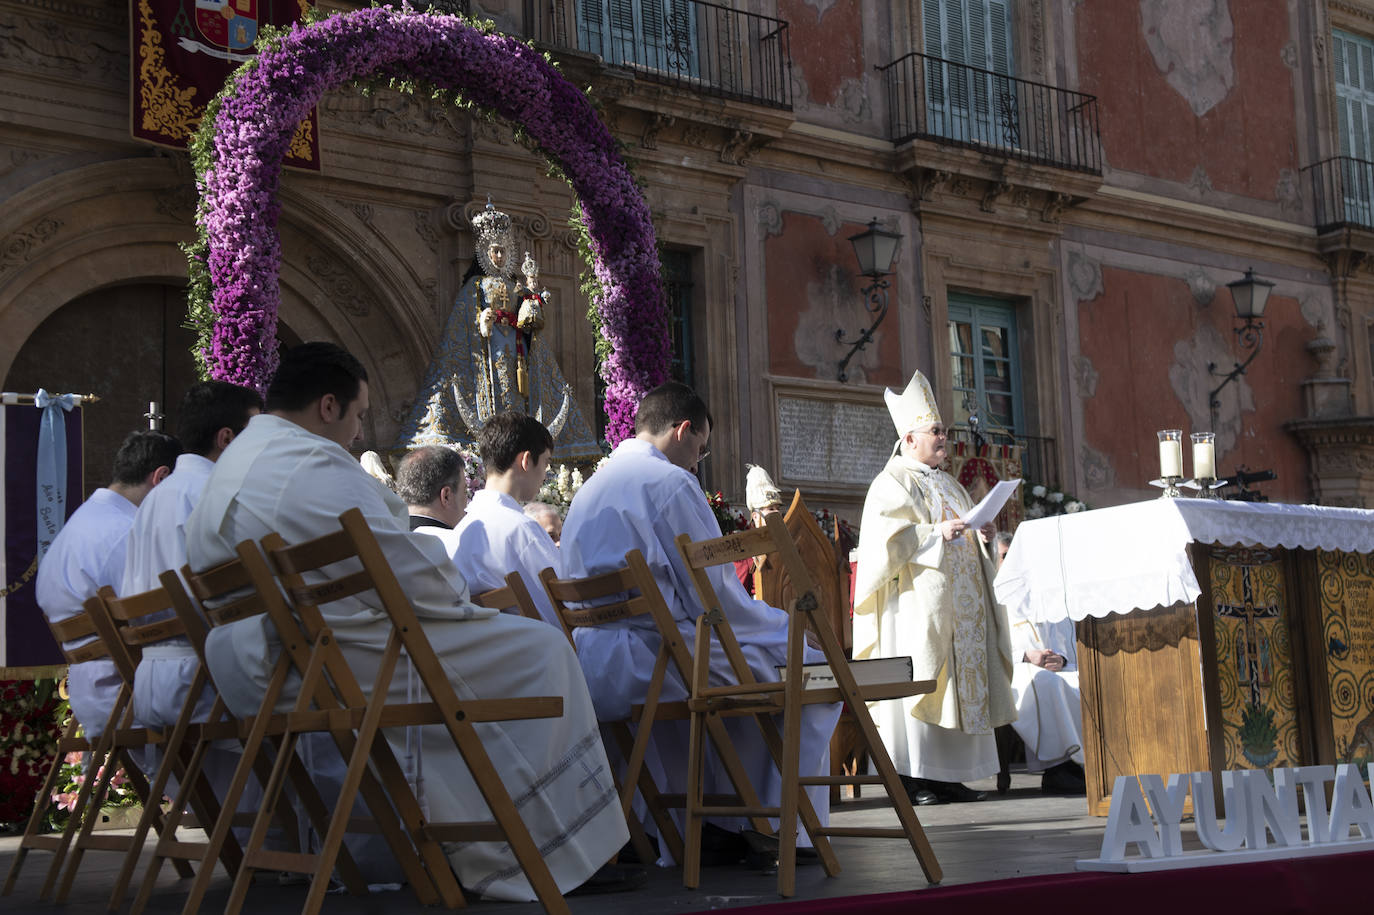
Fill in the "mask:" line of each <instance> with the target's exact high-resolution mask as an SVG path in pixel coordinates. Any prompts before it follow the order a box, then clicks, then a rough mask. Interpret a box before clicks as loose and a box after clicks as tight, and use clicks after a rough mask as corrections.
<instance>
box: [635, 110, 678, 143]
mask: <svg viewBox="0 0 1374 915" xmlns="http://www.w3.org/2000/svg"><path fill="white" fill-rule="evenodd" d="M676 121H677V118H675V117H673V116H672V115H671V114H663V113H661V112H656V113H655V114H653V115H651V116H650V117H649V121H648V123H647V124H645V125H644V132H643V133H642V134H640V137H639V145H640V146H643V147H644V148H645V149H658V135H659V133H660V132H661V131H662V130H663V128H665V127H672V126H673V123H674V122H676Z"/></svg>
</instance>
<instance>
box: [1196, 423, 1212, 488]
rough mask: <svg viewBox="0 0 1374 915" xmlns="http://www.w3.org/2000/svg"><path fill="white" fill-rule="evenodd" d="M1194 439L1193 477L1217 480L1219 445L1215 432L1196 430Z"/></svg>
mask: <svg viewBox="0 0 1374 915" xmlns="http://www.w3.org/2000/svg"><path fill="white" fill-rule="evenodd" d="M1191 438H1192V440H1193V479H1195V480H1215V479H1216V478H1217V446H1216V438H1217V435H1216V433H1215V432H1194V433H1193V434H1192V436H1191Z"/></svg>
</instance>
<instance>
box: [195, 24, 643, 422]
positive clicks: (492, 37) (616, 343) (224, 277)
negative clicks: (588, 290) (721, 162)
mask: <svg viewBox="0 0 1374 915" xmlns="http://www.w3.org/2000/svg"><path fill="white" fill-rule="evenodd" d="M368 79H381V80H386V79H392V80H396V81H398V82H399V83H405V84H409V83H412V82H415V83H420V84H422V85H425V86H426V88H429V87H432V88H434V89H438V90H445V91H451V92H454V93H460V94H461V101H462V102H463V103H465V104H467V105H470V106H472V107H475V108H478V109H482V110H485V111H488V112H491V113H493V114H495V115H498V116H500V117H502V118H504V119H506V120H508V121H512V122H514V123H516V124H518V125H520V127H522V128H523V129H524V131H525V132H526V133H527V134H528V135H529V137H530V138H531V139H532V140H533V141H534V143H535V144H536V145H537V146H538V147H539V149H540V150H541V151H542V152H543V153H544V155H545V156H546V157H547V158H548V159H549V160H550V161H551V162H552V163H553V164H555V165H556V166H557V167H558V168H559V169H560V170H561V171H562V173H563V175H564V176H565V177H566V179H567V181H568V183H569V185H571V187H572V189H573V192H574V194H576V196H577V199H578V201H579V203H580V205H581V211H582V222H583V226H584V228H585V230H586V233H587V236H588V238H589V240H590V249H591V255H592V264H591V266H592V270H593V273H594V275H595V278H596V281H597V284H598V285H599V287H600V292H599V295H597V296H596V308H597V312H598V314H599V316H600V319H601V333H602V335H603V336H604V337H605V340H606V343H607V344H609V346H608V347H607V348H608V350H609V352H608V353H607V355H606V356H605V358H604V359H603V361H602V367H601V374H602V377H603V378H604V379H605V380H606V416H607V424H606V437H607V439H608V440H609V441H610V442H611V443H612V444H615V443H616V442H618V441H620V440H621V439H623V438H625V437H627V436H629V435H631V434H633V423H634V411H635V406H636V404H637V403H638V401H639V398H640V397H641V396H642V395H643V394H644V392H645V391H647V390H649V389H650V388H652V387H654V386H655V385H658V384H660V383H662V382H663V381H665V380H666V379H667V377H668V321H667V314H666V311H665V309H664V307H663V305H662V299H661V297H660V286H659V263H658V250H657V245H656V243H655V239H654V228H653V223H652V221H651V219H650V214H649V208H648V205H647V204H646V203H645V201H644V197H643V195H642V194H641V193H640V191H639V188H638V187H637V186H636V185H635V183H634V179H633V177H632V176H631V174H630V172H629V169H628V168H627V167H626V165H625V163H624V161H623V160H622V159H621V157H620V154H619V152H618V151H617V149H616V142H615V140H614V138H613V137H612V136H611V134H610V132H609V131H608V130H607V129H606V126H605V125H604V124H603V123H602V122H601V119H600V117H598V116H597V114H596V111H595V109H593V108H592V106H591V104H590V103H589V102H588V100H587V98H586V96H585V95H584V94H583V93H582V92H581V91H580V90H579V89H578V88H577V87H576V86H574V85H573V84H572V83H570V82H569V81H568V80H567V79H566V78H565V77H563V75H562V74H561V73H559V72H558V70H557V69H556V68H555V67H554V66H553V64H551V63H550V62H549V61H548V60H547V59H546V58H545V57H544V55H543V54H541V53H540V52H538V51H536V50H534V49H533V48H531V47H530V46H529V45H526V44H524V43H522V42H520V41H517V40H516V39H513V38H510V37H508V36H505V35H500V34H495V33H491V32H485V31H483V30H481V29H479V28H475V27H473V26H472V25H469V24H468V23H467V22H465V21H464V20H462V19H460V18H458V17H454V16H443V15H434V14H429V13H416V12H411V11H401V10H396V9H392V8H390V7H374V8H371V9H364V10H358V11H355V12H349V13H342V14H338V15H333V16H330V17H328V18H326V19H322V20H320V21H318V22H314V23H312V24H309V25H299V24H298V25H296V26H293V27H292V28H291V30H290V31H289V32H286V33H284V34H282V35H280V36H278V37H276V38H274V39H272V40H270V41H268V42H267V43H266V45H265V46H264V47H263V48H262V49H261V50H260V51H259V52H258V54H257V56H256V57H255V58H254V59H253V60H252V61H250V62H248V63H247V64H245V65H244V66H243V67H242V68H241V69H240V70H239V71H238V72H237V73H236V74H235V75H234V76H233V77H231V79H230V81H229V82H228V83H227V84H226V87H225V89H224V91H223V92H222V93H221V94H220V97H219V98H218V99H217V104H212V106H211V107H210V108H209V109H208V110H207V112H206V117H205V123H204V124H203V125H202V128H201V135H200V136H199V137H198V138H197V140H196V143H195V144H194V145H193V157H194V158H195V159H196V162H197V167H198V171H199V172H200V175H199V183H200V190H201V203H200V208H199V211H198V215H197V221H198V223H199V228H200V231H201V234H202V242H201V244H200V245H199V246H192V248H191V249H190V253H191V270H190V272H191V280H192V300H193V302H192V319H193V321H194V320H195V319H196V305H195V301H194V300H195V295H196V287H197V285H198V284H199V285H201V286H202V287H204V286H205V284H206V283H207V282H208V288H209V290H210V292H209V294H208V296H206V298H208V299H209V307H210V309H211V310H212V311H213V316H209V315H202V316H201V317H202V320H203V321H205V322H207V323H208V322H209V321H212V322H213V324H212V326H211V327H209V328H208V334H203V336H202V346H201V356H202V358H203V359H204V361H205V363H206V368H207V370H208V373H209V375H210V376H211V377H212V378H219V379H224V380H228V381H235V382H238V383H241V384H248V385H252V386H255V387H258V388H259V389H262V388H263V387H264V386H265V385H266V382H267V380H268V379H269V378H270V377H271V373H272V372H273V370H274V369H275V361H276V344H275V337H276V328H277V309H278V306H279V305H280V302H281V291H280V287H279V272H280V267H281V241H280V238H279V237H278V234H277V219H278V217H279V216H280V214H281V204H280V202H279V201H278V199H277V190H278V186H279V184H280V181H281V169H282V159H283V157H284V156H285V154H286V152H287V149H288V148H289V146H290V143H291V138H292V135H293V134H294V132H295V130H296V127H297V125H298V124H299V123H300V122H301V121H302V120H303V119H304V118H305V117H306V116H307V115H308V114H309V112H310V109H311V108H312V107H314V105H315V104H316V103H317V102H318V101H319V99H320V97H321V96H322V95H323V94H324V93H325V92H328V91H331V90H333V89H336V88H339V87H341V86H345V85H348V84H351V83H353V82H354V81H357V80H368Z"/></svg>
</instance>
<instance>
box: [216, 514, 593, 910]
mask: <svg viewBox="0 0 1374 915" xmlns="http://www.w3.org/2000/svg"><path fill="white" fill-rule="evenodd" d="M339 521H340V523H341V525H342V530H340V531H338V532H336V533H332V534H326V535H325V536H322V537H318V538H315V539H314V540H310V541H307V542H305V543H301V544H296V545H294V546H287V545H286V544H285V543H284V542H283V540H282V538H281V537H280V536H278V535H276V534H272V535H269V536H268V537H266V538H264V539H263V542H262V551H263V553H265V555H266V561H264V559H263V555H262V554H257V555H255V553H256V550H254V549H250V547H252V544H249V543H244V544H240V545H239V556H240V558H241V559H242V560H243V561H244V565H245V567H246V568H247V570H248V572H249V575H250V576H251V577H252V578H253V580H254V581H255V583H256V585H257V587H258V590H259V593H261V594H263V596H264V598H266V603H267V604H268V608H269V609H268V612H269V614H270V615H271V616H272V618H273V619H274V620H276V619H277V618H278V617H280V616H282V615H283V614H289V613H291V611H294V620H295V621H299V624H300V626H301V628H302V632H303V634H304V635H305V637H307V638H309V639H311V640H312V641H313V643H314V644H315V645H316V646H317V648H318V650H317V651H315V652H312V653H311V655H310V659H309V662H308V666H307V667H306V669H305V671H304V674H303V683H302V688H301V692H300V696H301V699H300V700H298V702H297V704H296V707H295V709H294V711H293V712H292V713H290V714H289V715H288V716H287V719H288V728H287V731H286V733H285V735H284V736H285V737H286V739H287V743H288V744H289V743H290V742H291V741H292V739H293V738H294V737H295V736H297V735H299V734H302V733H307V732H310V731H322V730H329V731H330V732H331V733H334V734H336V739H338V737H339V735H341V734H343V735H346V736H347V737H348V738H350V739H352V740H354V745H353V747H352V752H351V753H349V754H346V756H345V758H346V759H348V769H347V773H346V775H345V777H344V781H343V785H342V787H341V788H340V793H339V798H338V801H337V812H336V813H335V816H334V819H333V821H332V822H331V823H330V828H329V831H328V833H327V835H326V836H325V837H324V839H323V843H322V846H321V849H320V852H319V854H318V855H315V856H311V858H312V859H313V860H311V861H309V862H304V861H298V860H290V859H281V860H280V861H279V864H274V865H271V866H282V869H298V868H299V867H300V865H302V864H308V867H309V869H310V870H311V871H313V872H315V873H316V874H317V876H316V879H315V880H314V882H313V883H312V885H311V894H310V899H309V900H308V902H307V906H306V909H307V911H310V912H313V911H315V910H316V908H317V907H318V906H317V903H316V900H322V899H323V893H324V891H325V889H327V887H328V882H327V878H325V879H321V877H319V876H318V874H319V873H321V872H323V873H325V874H327V868H328V865H329V863H330V861H331V860H332V858H333V856H334V855H335V854H336V853H337V851H338V849H339V847H340V845H341V843H342V840H343V834H344V831H345V829H346V827H347V824H348V811H349V810H350V808H351V807H352V803H353V798H354V795H355V794H356V793H357V791H358V790H359V785H360V783H361V782H362V781H363V779H364V776H365V775H366V774H367V772H368V762H369V759H370V760H371V761H372V763H373V764H374V765H377V767H378V771H379V774H380V777H381V781H382V782H383V784H384V785H385V789H386V791H387V793H388V794H389V795H390V796H391V798H392V799H393V800H394V801H395V802H396V804H397V809H398V810H400V811H401V813H402V817H403V819H405V820H406V823H407V825H408V827H409V829H410V832H411V835H412V837H413V838H414V839H415V840H416V842H417V845H419V846H420V850H421V854H422V856H424V858H425V864H426V865H427V868H428V872H429V873H430V874H431V875H432V876H433V877H434V879H435V882H436V884H437V885H439V886H440V888H441V892H442V891H443V890H444V889H446V888H447V887H446V885H447V886H451V887H452V888H453V890H455V891H456V890H457V881H456V878H455V877H454V875H453V872H452V870H450V868H449V866H448V860H447V858H446V857H444V856H443V853H442V849H441V848H440V846H439V844H438V843H439V842H441V841H442V842H476V841H485V842H493V841H504V842H506V843H508V844H509V845H510V848H511V851H512V853H513V854H514V856H515V858H516V861H517V862H518V863H519V865H520V867H521V869H522V870H523V871H524V873H525V876H526V878H527V879H528V880H529V882H530V886H531V887H532V888H533V890H534V892H535V895H536V896H537V898H538V899H539V901H540V902H541V903H542V904H543V906H544V908H545V910H546V911H548V912H551V913H566V912H567V911H568V908H567V903H566V901H565V900H564V899H563V896H562V894H560V893H559V891H558V886H557V884H556V883H555V882H554V879H553V875H552V874H551V873H550V872H549V869H548V866H547V865H546V864H545V862H544V859H543V858H542V857H541V856H540V854H539V850H538V848H537V847H536V846H535V844H534V840H533V839H532V838H531V837H530V834H529V830H528V829H527V828H526V827H525V824H524V822H523V821H522V820H521V819H520V815H519V812H518V811H517V810H516V807H515V803H514V801H513V800H512V799H511V797H510V793H509V792H508V791H507V790H506V787H505V785H504V784H502V782H501V779H500V776H499V775H498V774H497V773H496V770H495V768H494V767H493V766H492V763H491V759H490V757H489V756H488V755H487V752H486V749H485V748H484V747H483V746H482V741H481V738H480V737H479V736H478V734H477V731H476V729H475V728H474V726H473V725H474V723H476V722H483V721H509V720H515V719H527V718H555V717H559V716H561V715H562V714H563V699H562V697H561V696H540V697H521V698H510V699H487V700H470V701H468V700H460V699H459V698H458V696H457V694H456V693H455V692H454V690H453V687H452V685H451V684H450V683H449V682H448V678H447V677H446V676H445V674H444V672H443V667H442V665H441V663H440V661H439V658H438V656H437V655H436V654H435V652H434V649H433V647H432V646H431V645H430V643H429V639H428V638H427V637H426V636H425V634H424V628H423V627H422V626H421V624H420V621H419V619H418V618H417V617H416V616H415V611H414V609H413V608H412V607H411V605H410V601H409V599H408V598H407V597H406V595H405V591H404V590H403V589H402V588H401V585H400V583H399V582H398V581H397V580H396V576H395V574H394V573H393V572H392V570H391V566H390V565H389V563H388V562H387V559H386V556H385V554H384V553H383V552H382V550H381V547H380V545H379V544H378V543H377V540H376V538H375V537H374V536H373V534H372V531H371V529H370V528H369V527H368V526H367V521H366V519H365V518H364V517H363V514H362V512H361V511H359V510H358V509H356V508H355V509H350V510H349V511H347V512H345V513H344V514H343V515H341V516H340V518H339ZM268 563H270V568H269V566H268ZM336 563H348V565H349V567H356V566H357V564H358V563H361V566H362V568H361V569H358V570H357V571H353V572H351V573H348V574H342V575H337V576H335V577H332V578H330V577H326V575H327V573H326V572H325V571H324V570H325V569H326V568H329V567H333V566H335V564H336ZM273 572H275V574H276V576H277V577H279V578H280V580H281V582H282V585H283V586H284V587H285V588H286V591H287V593H288V594H289V595H290V599H291V606H290V608H288V606H287V604H286V602H285V601H284V600H283V599H282V597H281V595H280V594H279V593H278V592H277V591H276V590H275V589H274V588H272V587H271V586H272V573H273ZM307 576H309V578H310V580H311V583H309V584H307V582H306V577H307ZM322 578H324V580H321V579H322ZM269 590H270V592H271V593H268V592H269ZM368 591H374V592H375V593H376V595H377V597H378V600H379V603H380V604H381V607H382V608H383V609H384V610H385V611H386V612H387V614H388V616H389V617H390V620H391V623H392V629H391V633H390V635H389V637H388V639H387V644H386V647H385V649H384V650H383V653H382V657H381V662H380V665H379V667H378V671H377V676H376V678H375V680H374V682H373V683H371V684H370V687H369V688H370V691H371V695H370V697H369V696H368V695H367V694H365V693H364V691H363V690H362V689H361V687H360V686H359V685H358V681H357V678H356V677H355V676H354V674H353V671H352V669H351V667H350V666H349V664H348V662H347V659H346V658H345V657H344V655H343V653H342V651H341V650H340V649H339V648H338V645H337V643H336V642H335V640H334V638H333V634H332V632H331V631H330V630H329V629H328V627H327V626H325V624H324V619H323V616H322V615H321V613H320V611H319V605H320V604H322V603H326V602H329V601H334V600H340V599H343V598H346V597H350V596H353V595H356V594H361V593H365V592H368ZM289 647H290V646H288V648H289ZM403 651H404V652H405V654H407V655H408V656H409V658H410V661H411V663H412V664H413V665H414V668H415V671H416V673H417V674H418V676H419V678H420V682H421V683H422V684H423V686H424V687H425V690H426V692H427V693H428V694H429V701H427V702H418V703H404V704H396V703H388V701H387V690H388V687H389V685H390V682H391V678H392V676H393V675H394V673H395V669H396V664H397V662H398V661H399V659H400V657H401V654H402V652H403ZM325 677H328V679H329V680H330V681H332V683H333V684H334V689H335V690H336V691H337V693H338V698H339V700H340V705H339V707H338V708H326V709H322V710H311V709H310V707H309V706H310V702H309V695H310V694H311V693H315V692H318V691H319V689H320V684H322V682H323V680H324V678H325ZM416 725H442V726H443V727H445V728H446V729H447V731H448V733H449V736H450V737H451V738H452V740H453V742H454V744H455V746H456V747H457V748H458V751H459V753H460V754H461V755H462V757H463V760H464V762H465V763H466V764H467V766H468V769H469V771H470V772H471V773H472V777H473V780H474V782H475V783H476V785H477V788H478V790H479V791H480V792H481V794H482V798H483V800H484V801H485V802H486V804H487V806H488V808H489V809H490V810H491V812H492V816H493V819H492V820H491V821H488V822H480V823H432V822H428V821H426V820H424V819H423V818H422V817H420V816H419V807H418V804H417V803H416V801H415V798H414V795H413V794H412V792H411V790H410V786H409V785H408V784H407V783H406V781H405V776H404V773H403V772H402V771H401V769H400V767H399V766H398V765H396V764H395V760H394V757H392V755H391V751H390V748H389V746H388V744H387V742H386V738H385V736H384V735H383V733H382V729H383V728H402V727H411V726H416ZM341 749H342V744H341ZM379 760H380V762H379ZM273 776H274V777H273V780H272V783H271V784H269V786H268V796H267V797H266V798H264V814H260V815H259V818H258V822H257V824H256V825H255V826H254V830H253V836H252V838H250V840H249V855H248V858H247V860H246V862H245V867H244V868H243V869H242V870H240V872H239V878H238V880H237V881H235V886H234V893H233V895H232V896H231V897H230V905H229V909H228V911H230V912H236V911H237V908H236V901H241V899H242V895H243V893H244V892H246V888H247V876H248V875H249V874H250V873H251V870H252V868H253V867H257V866H261V865H260V864H259V860H258V859H255V857H254V850H255V849H256V848H257V847H258V845H259V843H260V840H261V838H262V833H264V832H265V824H266V820H265V813H266V810H267V809H268V808H270V806H271V805H272V803H274V800H275V799H274V797H273V796H272V794H273V793H274V792H275V791H276V790H278V789H279V786H280V780H279V778H278V777H277V773H276V772H275V771H274V773H273ZM412 809H413V810H414V814H415V815H414V817H413V818H412V816H411V815H410V814H409V813H408V812H407V811H409V810H412ZM435 854H437V856H438V857H437V858H435V857H433V856H434V855H435ZM296 857H298V858H303V857H305V856H296ZM261 860H263V861H266V860H268V859H267V857H266V856H265V855H264V856H262V859H261ZM284 865H293V866H292V867H290V868H287V867H285V866H284ZM443 901H444V903H445V904H446V905H448V906H449V907H450V908H457V907H459V906H461V905H463V904H464V903H463V897H462V894H461V891H457V892H454V893H452V894H449V893H447V892H445V893H444V900H443Z"/></svg>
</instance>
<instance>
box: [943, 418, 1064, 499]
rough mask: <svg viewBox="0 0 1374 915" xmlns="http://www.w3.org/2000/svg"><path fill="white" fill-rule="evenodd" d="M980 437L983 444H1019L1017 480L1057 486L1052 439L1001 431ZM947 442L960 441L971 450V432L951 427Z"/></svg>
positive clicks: (1056, 462) (1055, 453)
mask: <svg viewBox="0 0 1374 915" xmlns="http://www.w3.org/2000/svg"><path fill="white" fill-rule="evenodd" d="M981 438H982V443H983V444H985V445H994V446H997V445H1020V446H1021V478H1022V479H1024V480H1029V481H1031V482H1032V483H1043V484H1045V485H1048V486H1058V485H1059V448H1058V445H1057V444H1056V443H1055V440H1054V439H1053V438H1048V437H1046V436H1040V435H1017V436H1015V437H1013V436H1010V435H1007V434H1006V433H1003V432H985V433H984V434H983V435H982V436H981ZM949 441H950V442H951V443H955V442H964V443H966V444H968V446H969V447H970V448H972V447H973V441H974V439H973V433H972V432H970V431H969V429H968V428H967V427H965V426H951V427H950V429H949ZM950 450H951V451H952V450H953V449H952V448H951V449H950ZM1027 485H1029V484H1027Z"/></svg>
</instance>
